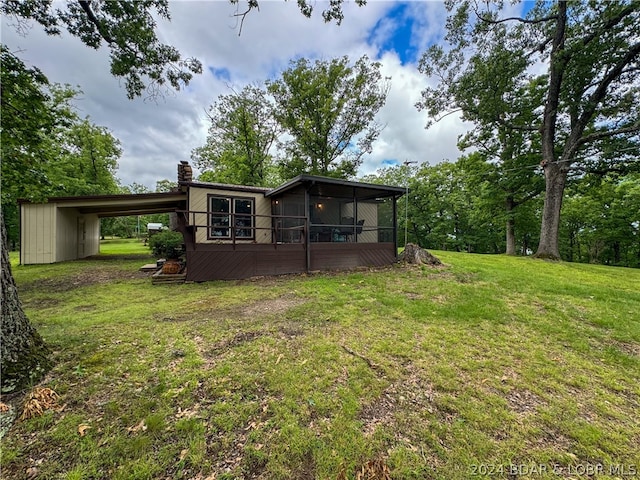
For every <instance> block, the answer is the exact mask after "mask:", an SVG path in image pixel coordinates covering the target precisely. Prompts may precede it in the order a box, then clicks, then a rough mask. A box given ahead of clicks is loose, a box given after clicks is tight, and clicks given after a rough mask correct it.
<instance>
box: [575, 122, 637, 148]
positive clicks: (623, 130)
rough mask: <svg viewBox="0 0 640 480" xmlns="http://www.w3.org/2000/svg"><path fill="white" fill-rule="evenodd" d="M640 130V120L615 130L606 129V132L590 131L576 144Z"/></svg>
mask: <svg viewBox="0 0 640 480" xmlns="http://www.w3.org/2000/svg"><path fill="white" fill-rule="evenodd" d="M634 132H640V121H637V122H636V123H634V124H633V125H629V126H628V127H624V128H619V129H617V130H607V131H606V132H602V131H601V132H595V133H590V134H589V135H585V136H584V137H582V138H580V140H578V145H584V144H586V143H589V142H593V141H594V140H601V139H603V138H607V137H613V136H614V135H620V134H623V133H634Z"/></svg>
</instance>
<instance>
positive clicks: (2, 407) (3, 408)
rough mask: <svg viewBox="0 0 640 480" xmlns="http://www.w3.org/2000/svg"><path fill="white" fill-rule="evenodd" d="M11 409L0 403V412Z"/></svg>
mask: <svg viewBox="0 0 640 480" xmlns="http://www.w3.org/2000/svg"><path fill="white" fill-rule="evenodd" d="M9 410H11V407H10V406H9V405H7V404H6V403H4V402H0V412H8V411H9Z"/></svg>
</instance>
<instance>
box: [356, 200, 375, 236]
mask: <svg viewBox="0 0 640 480" xmlns="http://www.w3.org/2000/svg"><path fill="white" fill-rule="evenodd" d="M358 220H364V225H363V226H362V227H363V228H362V233H361V234H360V235H358V242H361V243H377V242H378V231H377V230H376V229H377V228H378V204H377V203H370V202H361V203H358Z"/></svg>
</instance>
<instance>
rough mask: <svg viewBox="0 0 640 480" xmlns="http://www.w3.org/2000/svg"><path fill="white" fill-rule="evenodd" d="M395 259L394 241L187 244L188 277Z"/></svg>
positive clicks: (300, 270) (195, 279)
mask: <svg viewBox="0 0 640 480" xmlns="http://www.w3.org/2000/svg"><path fill="white" fill-rule="evenodd" d="M307 246H308V247H309V252H307V248H306V247H307ZM307 253H308V255H307ZM395 261H396V255H395V246H394V244H393V243H349V242H344V243H337V242H335V243H311V244H308V245H305V244H236V245H230V244H197V245H195V248H189V246H187V265H188V266H189V267H188V272H187V277H186V280H187V281H193V282H206V281H209V280H236V279H242V278H250V277H255V276H262V275H282V274H287V273H304V272H310V271H318V270H339V269H349V268H355V267H369V266H371V267H374V266H382V265H389V264H391V263H393V262H395Z"/></svg>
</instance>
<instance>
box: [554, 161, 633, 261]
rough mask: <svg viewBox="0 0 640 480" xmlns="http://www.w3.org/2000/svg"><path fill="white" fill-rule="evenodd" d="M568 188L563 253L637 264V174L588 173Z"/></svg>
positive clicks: (570, 256) (577, 257)
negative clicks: (602, 174) (596, 174)
mask: <svg viewBox="0 0 640 480" xmlns="http://www.w3.org/2000/svg"><path fill="white" fill-rule="evenodd" d="M569 191H570V194H569V195H568V197H567V199H566V201H565V205H564V207H563V222H562V225H561V230H560V233H561V236H560V240H561V243H560V247H561V250H562V253H563V256H564V257H565V258H567V259H568V260H570V261H575V262H588V263H604V264H607V265H626V266H632V267H640V216H639V214H638V212H640V175H638V174H629V175H626V176H619V175H617V174H612V173H610V174H608V175H606V176H604V177H598V176H595V175H589V176H586V177H585V178H584V179H583V180H582V181H581V182H579V183H576V184H574V185H572V186H571V187H570V188H569Z"/></svg>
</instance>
